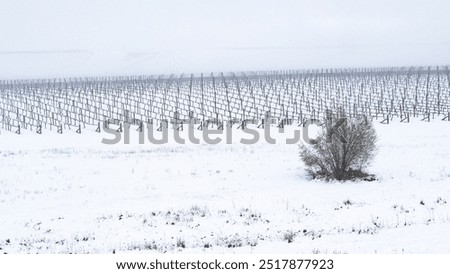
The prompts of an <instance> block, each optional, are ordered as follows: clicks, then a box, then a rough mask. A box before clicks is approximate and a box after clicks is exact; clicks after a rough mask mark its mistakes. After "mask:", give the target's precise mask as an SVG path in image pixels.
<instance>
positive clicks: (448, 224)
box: [0, 120, 450, 253]
mask: <svg viewBox="0 0 450 274" xmlns="http://www.w3.org/2000/svg"><path fill="white" fill-rule="evenodd" d="M292 129H294V127H289V128H287V129H286V131H289V130H292ZM376 129H377V133H378V136H379V141H378V154H377V156H376V159H375V160H374V162H373V164H372V165H371V166H370V167H369V169H368V171H369V172H370V173H373V174H375V175H376V177H377V178H378V180H377V181H371V182H368V181H354V182H334V181H331V182H324V181H320V180H310V179H309V178H308V177H307V175H306V172H305V171H304V166H303V164H302V163H301V162H300V161H299V157H298V148H297V145H286V144H282V143H281V142H279V143H277V144H275V145H271V144H267V143H265V142H259V143H258V144H255V145H243V144H239V143H237V142H235V143H234V144H231V145H230V144H218V145H207V144H199V145H195V144H185V145H180V144H174V143H170V144H166V145H152V144H149V143H146V144H141V145H139V144H136V142H135V143H134V144H130V145H125V144H117V145H105V144H102V143H101V139H102V138H103V137H108V138H109V137H110V136H107V135H106V133H95V132H94V130H95V128H89V129H85V130H84V131H83V132H82V134H81V135H80V134H76V133H75V129H73V130H71V131H65V132H64V134H62V135H59V134H56V133H55V132H49V131H44V132H43V134H42V135H38V134H36V133H34V132H30V131H24V132H23V134H21V135H17V134H14V133H11V132H5V131H1V133H0V215H1V216H2V221H1V223H0V252H1V253H4V252H5V253H112V252H117V253H135V252H169V253H178V252H185V253H449V252H450V236H449V233H448V231H449V229H450V216H449V214H450V210H449V209H450V207H449V202H450V122H445V121H439V120H433V121H431V122H429V123H427V122H421V121H413V122H411V123H400V122H393V123H391V124H390V125H383V124H379V123H376ZM240 134H241V133H240V132H239V130H235V133H234V136H239V135H240ZM134 137H136V136H134V135H133V136H132V140H136V138H134ZM281 139H282V138H281V137H280V135H278V137H277V140H281Z"/></svg>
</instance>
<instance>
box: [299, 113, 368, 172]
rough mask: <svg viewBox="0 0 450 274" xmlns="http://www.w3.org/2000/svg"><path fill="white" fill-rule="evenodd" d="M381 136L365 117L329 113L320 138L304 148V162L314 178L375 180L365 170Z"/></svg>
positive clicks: (302, 149) (301, 152)
mask: <svg viewBox="0 0 450 274" xmlns="http://www.w3.org/2000/svg"><path fill="white" fill-rule="evenodd" d="M376 141H377V136H376V133H375V129H374V128H373V124H372V122H371V121H369V120H367V119H366V118H365V117H361V118H349V117H347V116H346V115H345V114H344V112H342V111H340V112H338V114H331V113H328V115H327V119H326V121H325V123H324V124H323V126H322V130H321V131H320V132H319V134H318V136H317V138H316V139H315V140H314V141H313V142H312V144H310V145H305V144H301V145H300V158H301V160H302V161H303V162H304V164H305V165H306V170H307V171H308V173H309V175H311V176H312V177H313V178H325V179H337V180H351V179H354V178H364V179H367V180H373V179H374V178H373V176H368V174H367V173H365V172H364V171H363V169H364V168H365V167H366V166H367V165H368V164H369V163H370V161H371V160H372V159H373V157H374V156H375V152H376Z"/></svg>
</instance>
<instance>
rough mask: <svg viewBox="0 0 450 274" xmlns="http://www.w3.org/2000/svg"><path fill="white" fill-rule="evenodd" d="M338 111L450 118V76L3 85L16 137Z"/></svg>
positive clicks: (322, 75)
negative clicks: (176, 121)
mask: <svg viewBox="0 0 450 274" xmlns="http://www.w3.org/2000/svg"><path fill="white" fill-rule="evenodd" d="M337 108H343V109H344V110H345V112H346V113H347V115H349V116H358V115H365V116H367V117H371V118H373V119H377V120H379V121H380V122H382V123H389V122H390V121H392V120H393V119H398V120H399V121H401V122H409V120H410V117H419V118H420V119H421V120H423V121H430V119H435V118H439V119H442V120H450V116H449V112H450V72H449V69H448V67H426V68H424V67H414V68H378V69H327V70H308V71H270V72H251V73H250V72H249V73H238V74H235V73H227V74H224V73H219V74H217V73H211V74H209V75H205V74H200V75H196V74H190V75H185V74H183V75H181V76H176V75H170V76H164V75H162V76H133V77H116V78H111V77H109V78H108V77H105V78H83V79H80V78H77V79H52V80H11V81H1V82H0V111H1V114H0V124H1V128H2V129H3V130H7V131H12V132H16V133H17V134H21V133H22V132H23V131H25V130H27V131H32V132H36V133H38V134H41V133H42V132H43V130H56V131H57V132H58V133H61V134H62V133H63V132H64V131H66V130H75V131H76V132H77V133H81V132H82V131H83V130H84V129H85V128H86V126H94V127H97V131H98V132H100V131H101V129H102V125H104V126H110V125H111V124H115V125H116V126H117V127H118V129H121V128H122V124H123V123H125V122H126V123H129V124H131V125H135V126H136V128H137V129H142V125H143V123H155V124H157V125H159V126H164V125H167V123H166V122H167V121H168V120H170V119H183V120H186V119H187V120H190V121H193V120H194V121H196V123H198V128H199V129H201V128H202V127H203V126H210V125H213V124H215V125H217V126H218V127H221V126H223V121H232V123H235V124H240V126H245V123H246V122H247V121H249V120H252V121H255V120H256V121H257V122H258V123H260V122H261V121H263V119H264V118H266V117H268V116H270V117H271V118H275V119H276V121H277V123H278V125H279V126H280V125H281V126H284V125H285V124H297V125H301V124H303V123H304V122H305V121H306V120H307V119H321V118H323V117H324V114H325V112H326V111H327V110H335V109H337ZM107 121H108V122H107ZM111 121H113V122H111Z"/></svg>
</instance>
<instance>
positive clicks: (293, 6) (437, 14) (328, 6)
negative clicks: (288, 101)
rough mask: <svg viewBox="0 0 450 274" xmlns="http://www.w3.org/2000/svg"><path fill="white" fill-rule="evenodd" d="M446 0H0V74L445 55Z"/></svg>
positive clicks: (424, 60) (323, 64)
mask: <svg viewBox="0 0 450 274" xmlns="http://www.w3.org/2000/svg"><path fill="white" fill-rule="evenodd" d="M449 15H450V3H449V2H448V1H444V0H442V1H441V0H427V1H425V0H424V1H421V0H419V1H417V0H409V1H406V0H405V1H403V0H402V1H395V0H389V1H388V0H376V1H372V0H365V1H354V0H339V1H338V0H334V1H333V0H328V1H325V0H276V1H275V0H272V1H269V0H89V1H85V0H40V1H33V0H29V1H26V0H2V1H1V2H0V35H1V40H0V41H1V42H0V78H5V77H6V78H7V77H11V78H14V77H16V78H17V77H25V78H26V77H53V76H55V77H56V76H70V75H74V76H76V75H85V76H87V75H108V74H160V73H182V72H185V73H188V72H202V71H203V72H209V71H239V70H268V69H302V68H329V67H349V66H358V67H361V66H410V65H447V64H449V63H450V50H449V49H450V35H449V34H450V16H449Z"/></svg>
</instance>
